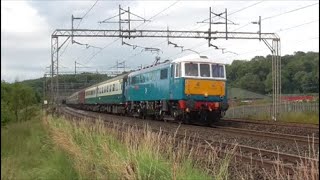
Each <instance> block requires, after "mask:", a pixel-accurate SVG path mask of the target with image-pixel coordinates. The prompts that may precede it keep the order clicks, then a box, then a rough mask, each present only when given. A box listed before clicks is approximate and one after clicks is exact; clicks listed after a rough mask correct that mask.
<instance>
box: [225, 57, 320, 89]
mask: <svg viewBox="0 0 320 180" xmlns="http://www.w3.org/2000/svg"><path fill="white" fill-rule="evenodd" d="M271 62H272V61H271V56H270V55H268V56H266V57H263V56H256V57H254V58H252V59H251V60H250V61H245V60H234V61H233V62H232V64H231V65H227V67H226V68H227V79H228V83H229V85H230V86H231V87H238V88H243V89H246V90H249V91H253V92H257V93H261V94H269V93H271V92H272V69H271ZM281 76H282V77H281V83H282V93H284V94H293V93H297V94H298V93H318V92H319V53H317V52H307V53H304V52H300V51H299V52H295V53H294V55H285V56H282V57H281Z"/></svg>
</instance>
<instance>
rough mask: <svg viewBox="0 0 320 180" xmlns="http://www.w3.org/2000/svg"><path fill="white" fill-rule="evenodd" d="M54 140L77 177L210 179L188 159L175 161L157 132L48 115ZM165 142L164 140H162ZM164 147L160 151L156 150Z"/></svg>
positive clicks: (169, 146)
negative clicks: (120, 129)
mask: <svg viewBox="0 0 320 180" xmlns="http://www.w3.org/2000/svg"><path fill="white" fill-rule="evenodd" d="M48 126H49V127H50V129H51V134H52V138H53V140H54V142H55V143H56V144H57V145H58V146H60V147H61V148H62V149H63V150H64V151H65V152H67V153H68V154H69V156H70V157H71V158H72V160H73V162H74V165H75V169H76V170H77V172H78V174H79V176H80V178H81V179H163V180H165V179H190V180H191V179H212V176H211V175H209V174H208V172H205V171H204V170H201V169H199V168H196V167H195V166H194V164H193V163H192V161H191V160H190V159H188V160H181V161H178V160H175V159H174V158H173V156H172V146H171V145H170V143H168V142H165V144H166V145H164V144H162V143H161V142H163V141H160V140H159V139H158V137H159V136H158V135H156V134H152V133H150V132H149V131H144V133H143V132H137V131H134V130H129V129H128V131H126V133H121V132H120V131H119V130H117V129H116V127H107V128H106V127H103V125H102V124H101V123H97V124H94V125H92V124H89V123H87V122H81V123H80V124H79V125H75V124H73V123H71V122H69V121H66V120H65V119H56V118H51V117H50V118H48ZM165 141H166V140H165ZM161 148H163V150H166V151H167V153H163V151H160V149H161ZM224 177H225V176H224Z"/></svg>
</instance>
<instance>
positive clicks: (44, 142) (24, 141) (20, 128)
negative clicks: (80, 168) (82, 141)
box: [1, 111, 78, 180]
mask: <svg viewBox="0 0 320 180" xmlns="http://www.w3.org/2000/svg"><path fill="white" fill-rule="evenodd" d="M38 112H39V111H38ZM41 118H42V116H41V115H40V113H37V115H36V116H34V117H33V118H32V119H31V120H29V121H21V122H15V123H9V124H7V125H6V126H2V127H1V179H17V180H18V179H30V180H31V179H70V180H72V179H78V178H77V177H78V175H77V173H76V171H75V170H74V168H73V165H72V162H71V161H70V159H69V157H68V156H67V155H66V154H65V153H64V152H63V151H61V150H60V149H59V148H57V147H56V146H55V145H54V143H53V141H52V139H51V138H50V137H49V134H48V132H47V131H46V129H44V126H43V124H42V121H41Z"/></svg>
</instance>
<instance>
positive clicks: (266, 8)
mask: <svg viewBox="0 0 320 180" xmlns="http://www.w3.org/2000/svg"><path fill="white" fill-rule="evenodd" d="M95 3H96V4H95ZM94 4H95V5H94ZM119 4H120V5H121V7H123V8H124V9H127V8H128V7H130V11H131V12H133V13H135V14H137V15H139V16H141V17H144V18H145V19H150V18H151V17H153V18H152V19H151V22H148V23H144V24H142V22H134V23H132V25H131V27H133V28H134V27H137V26H139V27H138V28H137V29H156V30H166V29H167V27H169V29H170V30H208V24H199V23H197V22H199V21H202V20H205V19H207V18H208V16H209V7H210V6H211V7H212V10H213V11H214V12H215V13H221V12H223V11H224V9H225V8H227V9H228V14H229V16H228V18H229V19H230V20H231V21H233V22H235V23H236V24H238V25H229V31H232V30H236V31H245V32H257V31H258V26H257V25H254V24H248V23H249V22H252V21H257V20H258V17H259V16H261V17H262V19H264V18H265V20H263V21H262V32H265V33H266V32H269V33H277V34H278V35H279V36H280V38H281V54H282V55H285V54H293V53H294V52H295V51H305V52H307V51H315V52H318V51H319V50H318V49H319V1H302V0H301V1H183V0H181V1H169V0H168V1H111V0H110V1H109V0H100V1H97V2H96V0H93V1H23V0H19V1H14V0H13V1H6V0H5V1H1V80H5V81H9V82H13V81H14V80H15V79H18V80H19V81H21V80H25V79H34V78H39V77H43V75H44V73H45V72H48V69H46V67H47V66H49V65H50V62H51V59H50V58H51V55H50V42H51V34H52V32H53V31H54V30H55V29H59V28H60V29H61V28H66V29H70V28H71V15H72V14H73V15H74V16H75V17H83V16H84V15H85V14H86V13H87V14H86V16H85V17H84V18H83V20H82V21H81V22H80V21H79V20H75V27H78V28H86V29H118V25H117V24H100V23H98V22H99V21H103V20H104V19H107V18H109V17H112V16H115V15H117V14H118V12H119V10H118V7H119ZM91 7H93V8H92V9H91V10H89V9H90V8H91ZM159 12H161V13H159ZM155 15H156V16H155ZM123 18H124V17H123ZM135 19H136V18H135ZM112 20H113V19H112ZM116 20H117V18H115V19H114V21H116ZM213 20H214V21H217V20H219V19H218V18H215V19H213ZM79 22H80V24H79ZM78 24H79V26H78ZM141 24H142V25H141ZM247 24H248V25H247ZM244 25H247V26H244ZM123 27H124V29H126V28H127V26H125V25H124V26H123ZM223 28H224V25H214V26H213V27H212V31H215V30H221V31H223V30H224V29H223ZM239 28H240V29H239ZM238 29H239V30H238ZM117 39H118V38H75V39H74V40H75V41H77V42H79V43H82V44H89V45H90V46H94V47H100V48H104V47H105V48H104V49H103V50H100V49H99V48H93V47H91V48H86V47H85V46H81V45H78V44H71V43H70V40H69V41H67V43H66V44H65V45H64V46H63V47H62V48H61V51H60V54H61V56H60V58H59V63H60V65H61V66H60V71H62V72H74V62H75V61H77V62H78V63H80V64H82V65H85V66H86V67H88V68H86V69H85V68H81V69H80V68H79V69H78V71H98V72H105V71H108V70H112V69H111V67H112V66H114V65H115V63H116V61H117V60H118V61H126V65H127V66H128V67H129V68H132V69H135V68H137V67H138V66H140V65H141V64H142V65H148V64H151V63H153V62H154V59H155V57H156V56H157V53H155V52H153V53H152V52H145V51H144V52H142V53H141V48H135V49H133V47H130V46H126V45H121V40H118V41H116V40H117ZM63 41H64V38H61V39H59V42H63ZM170 41H171V42H173V43H176V44H177V45H179V46H184V48H185V49H188V48H189V49H192V50H194V51H197V52H201V54H202V55H207V56H209V57H211V58H213V59H215V60H217V61H219V62H224V63H228V64H229V63H231V62H232V61H233V60H235V59H251V58H252V57H254V56H266V55H268V54H270V50H269V49H268V48H267V47H266V45H265V44H264V43H263V42H259V41H258V40H215V41H212V44H214V45H216V46H218V47H219V48H225V49H226V50H225V51H229V53H222V51H221V50H215V49H214V48H212V47H210V48H209V47H208V42H207V41H206V40H205V39H173V38H171V39H170ZM112 42H113V43H112ZM125 42H126V43H129V44H132V45H138V46H143V47H154V48H160V49H161V52H159V54H158V55H159V56H160V57H161V59H162V60H165V59H167V58H169V59H174V58H178V57H181V56H185V55H188V54H190V53H193V52H191V51H183V52H182V53H181V48H175V47H174V46H173V45H168V43H167V39H166V38H157V39H155V38H141V39H139V38H136V39H130V40H127V39H126V40H125ZM107 45H108V46H107ZM95 54H96V55H95ZM80 64H79V65H78V66H79V67H81V65H80Z"/></svg>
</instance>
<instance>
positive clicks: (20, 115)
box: [1, 81, 40, 125]
mask: <svg viewBox="0 0 320 180" xmlns="http://www.w3.org/2000/svg"><path fill="white" fill-rule="evenodd" d="M39 101H40V99H39V97H38V95H37V93H35V91H34V89H33V88H32V87H30V86H28V85H24V84H21V83H19V82H15V83H12V84H10V83H6V82H4V81H1V125H5V124H7V123H9V122H21V121H27V120H30V119H32V118H33V117H34V116H35V115H36V112H37V111H38V108H39V107H37V103H39Z"/></svg>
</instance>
